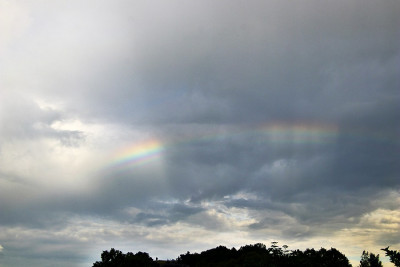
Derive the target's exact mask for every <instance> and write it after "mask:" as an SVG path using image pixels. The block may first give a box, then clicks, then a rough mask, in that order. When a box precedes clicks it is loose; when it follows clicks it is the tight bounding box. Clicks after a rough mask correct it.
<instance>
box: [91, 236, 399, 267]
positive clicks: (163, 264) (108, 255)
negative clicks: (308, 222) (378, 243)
mask: <svg viewBox="0 0 400 267" xmlns="http://www.w3.org/2000/svg"><path fill="white" fill-rule="evenodd" d="M382 250H383V251H385V255H386V256H387V257H389V259H390V261H391V262H392V263H393V264H394V265H395V266H396V267H400V252H399V251H396V250H390V249H389V247H387V248H384V249H382ZM136 266H138V267H139V266H140V267H156V266H160V267H174V266H175V267H203V266H207V267H208V266H210V267H228V266H229V267H231V266H232V267H235V266H237V267H239V266H240V267H246V266H249V267H250V266H251V267H258V266H260V267H262V266H263V267H264V266H267V267H351V266H352V265H351V264H350V262H349V260H348V259H347V257H346V256H345V255H344V254H343V253H341V252H340V251H338V250H337V249H335V248H330V249H325V248H321V249H319V250H315V249H313V248H312V249H306V250H304V251H302V250H299V249H296V250H289V249H288V246H286V245H283V246H282V247H280V246H278V244H277V242H272V243H271V246H270V247H267V246H266V245H264V244H262V243H257V244H253V245H245V246H242V247H240V249H238V250H237V249H235V248H232V249H228V248H227V247H225V246H218V247H215V248H212V249H209V250H206V251H203V252H201V253H190V252H189V251H188V252H187V253H186V254H181V255H180V256H179V257H178V258H177V259H175V260H168V261H161V260H158V258H156V260H153V258H151V257H150V256H149V254H148V253H146V252H141V251H139V252H137V253H136V254H134V253H132V252H128V253H126V254H125V253H122V252H121V251H119V250H116V249H114V248H111V249H110V251H107V250H106V251H103V253H101V261H96V262H95V263H93V267H136ZM358 267H382V262H381V261H380V259H379V254H377V255H375V254H374V253H369V252H368V251H363V253H362V255H361V259H360V264H359V265H358Z"/></svg>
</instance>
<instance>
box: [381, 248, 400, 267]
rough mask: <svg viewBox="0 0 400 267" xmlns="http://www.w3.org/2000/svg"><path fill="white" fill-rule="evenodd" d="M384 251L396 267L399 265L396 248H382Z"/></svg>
mask: <svg viewBox="0 0 400 267" xmlns="http://www.w3.org/2000/svg"><path fill="white" fill-rule="evenodd" d="M381 250H383V251H385V252H386V256H387V257H389V258H390V262H391V263H393V264H394V265H395V266H396V267H400V252H399V251H397V250H390V249H389V247H387V248H382V249H381Z"/></svg>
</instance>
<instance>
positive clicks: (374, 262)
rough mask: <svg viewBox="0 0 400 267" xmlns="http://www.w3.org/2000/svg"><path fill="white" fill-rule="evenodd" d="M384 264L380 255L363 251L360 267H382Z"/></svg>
mask: <svg viewBox="0 0 400 267" xmlns="http://www.w3.org/2000/svg"><path fill="white" fill-rule="evenodd" d="M382 266H383V265H382V262H381V261H380V260H379V254H378V255H376V256H375V254H374V253H368V251H365V250H364V251H363V253H362V255H361V260H360V265H359V267H382Z"/></svg>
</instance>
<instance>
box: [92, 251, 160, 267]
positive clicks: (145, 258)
mask: <svg viewBox="0 0 400 267" xmlns="http://www.w3.org/2000/svg"><path fill="white" fill-rule="evenodd" d="M153 266H159V265H158V264H157V263H156V262H154V261H153V259H152V258H151V257H150V256H149V254H147V253H146V252H141V251H139V252H138V253H136V254H133V253H132V252H128V253H127V254H124V253H122V252H121V251H119V250H116V249H114V248H112V249H110V251H107V250H105V251H103V253H101V261H96V262H95V263H93V267H153Z"/></svg>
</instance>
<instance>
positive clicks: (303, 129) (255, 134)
mask: <svg viewBox="0 0 400 267" xmlns="http://www.w3.org/2000/svg"><path fill="white" fill-rule="evenodd" d="M192 126H193V125H192ZM183 132H184V131H183ZM361 134H362V133H361V132H360V131H343V129H341V130H339V128H338V127H337V126H336V125H331V124H312V123H297V124H291V123H272V124H264V125H256V126H249V125H244V126H232V125H222V126H221V125H220V126H211V127H202V126H201V125H200V126H199V127H198V129H197V131H196V133H193V131H192V132H191V133H190V134H182V135H176V136H175V139H172V140H171V139H170V140H168V141H167V142H162V141H160V140H158V139H151V140H146V141H143V142H139V143H136V144H133V145H130V146H129V147H128V148H124V149H122V150H119V151H117V153H115V154H114V157H113V160H112V161H111V163H110V166H113V167H123V166H137V165H142V164H145V163H147V162H150V161H153V160H155V159H158V158H160V156H161V155H162V152H164V151H165V150H167V149H169V148H172V147H177V146H182V145H186V144H191V143H196V142H197V143H198V142H201V143H203V142H205V143H207V142H212V141H217V140H224V139H227V138H233V139H234V138H239V139H241V138H244V139H246V140H248V142H258V143H259V142H262V143H266V144H277V145H279V144H292V145H321V144H330V143H334V142H335V141H336V138H337V137H338V136H339V135H341V136H348V137H351V138H355V139H359V138H361V137H360V135H361ZM365 137H367V138H369V139H373V140H378V141H383V142H386V141H387V140H388V139H389V138H390V137H388V136H385V135H382V134H381V135H379V134H373V133H369V134H364V138H365ZM395 143H396V144H398V140H397V139H396V140H395Z"/></svg>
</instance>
